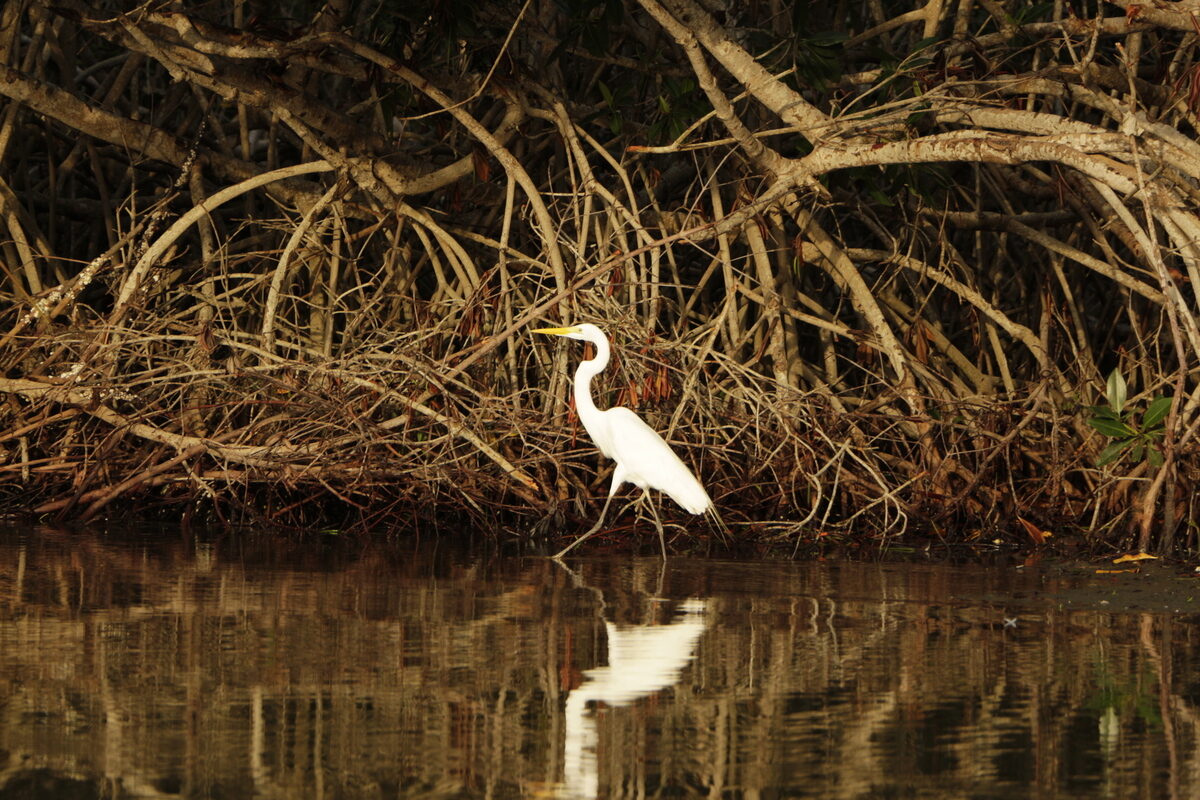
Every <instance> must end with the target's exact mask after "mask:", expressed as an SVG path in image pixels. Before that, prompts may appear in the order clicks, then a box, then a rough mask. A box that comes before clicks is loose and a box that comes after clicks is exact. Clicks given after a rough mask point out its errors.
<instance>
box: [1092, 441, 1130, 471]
mask: <svg viewBox="0 0 1200 800" xmlns="http://www.w3.org/2000/svg"><path fill="white" fill-rule="evenodd" d="M1131 444H1133V439H1122V440H1121V441H1118V442H1113V443H1112V444H1110V445H1109V446H1108V447H1106V448H1104V449H1103V450H1101V451H1100V455H1099V456H1097V457H1096V466H1097V467H1103V466H1104V465H1105V464H1108V463H1110V462H1112V461H1116V460H1117V459H1118V458H1119V457H1120V456H1121V454H1122V453H1124V452H1125V450H1126V448H1128V447H1129V446H1130V445H1131Z"/></svg>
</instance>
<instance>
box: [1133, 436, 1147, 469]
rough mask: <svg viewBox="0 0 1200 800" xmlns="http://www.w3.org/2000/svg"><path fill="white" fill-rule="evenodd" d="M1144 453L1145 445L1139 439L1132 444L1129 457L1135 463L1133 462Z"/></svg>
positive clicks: (1139, 459) (1138, 459)
mask: <svg viewBox="0 0 1200 800" xmlns="http://www.w3.org/2000/svg"><path fill="white" fill-rule="evenodd" d="M1145 454H1146V445H1144V444H1142V443H1141V441H1138V443H1137V444H1135V445H1134V446H1133V449H1132V450H1130V451H1129V457H1130V459H1132V460H1133V463H1135V464H1136V463H1137V462H1139V461H1141V460H1142V456H1144V455H1145Z"/></svg>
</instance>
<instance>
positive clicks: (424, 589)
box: [0, 529, 1200, 798]
mask: <svg viewBox="0 0 1200 800" xmlns="http://www.w3.org/2000/svg"><path fill="white" fill-rule="evenodd" d="M569 564H570V567H571V568H570V569H567V568H564V567H562V566H559V565H557V564H556V563H554V562H551V561H548V560H545V559H542V558H518V557H504V556H501V555H498V554H496V553H494V552H489V551H479V552H475V553H471V552H451V551H449V550H448V549H447V548H445V547H444V546H441V547H439V546H437V545H436V543H429V542H428V541H426V542H421V541H418V540H414V541H409V542H402V543H397V542H391V543H389V542H385V541H379V540H354V541H341V540H336V539H334V538H332V537H325V538H322V537H319V536H312V537H306V538H303V539H292V540H281V539H279V538H268V537H261V536H253V535H247V534H225V535H214V536H209V537H201V538H197V537H187V536H182V535H180V534H178V533H174V532H167V531H161V532H157V533H155V534H154V535H153V536H152V537H149V538H146V537H143V538H136V539H133V538H130V537H113V536H101V535H92V534H81V533H77V532H76V533H69V532H64V531H55V530H49V529H42V530H38V531H32V532H28V531H27V532H17V531H10V532H7V533H0V712H2V714H0V759H2V760H3V761H2V763H0V769H2V771H0V792H4V793H7V794H8V795H14V794H18V795H20V796H25V797H38V796H44V797H63V796H74V797H96V796H103V797H221V798H238V797H259V796H269V797H313V798H325V797H331V798H334V797H336V798H359V797H363V798H368V797H369V798H391V797H430V798H437V797H456V798H457V797H481V798H504V797H547V798H549V797H603V798H616V797H721V798H731V797H762V798H773V797H809V798H946V797H961V798H1017V797H1039V798H1075V797H1078V798H1138V797H1146V798H1191V797H1196V796H1200V747H1198V745H1200V742H1198V738H1200V737H1198V732H1200V713H1198V708H1197V703H1198V702H1200V671H1198V664H1197V659H1198V658H1200V648H1198V645H1200V637H1198V636H1197V625H1196V623H1197V620H1198V619H1200V617H1198V616H1197V613H1198V612H1200V593H1197V592H1195V591H1194V590H1193V587H1194V586H1195V584H1194V583H1193V581H1194V580H1195V579H1194V578H1191V577H1190V576H1186V575H1182V574H1176V573H1174V572H1172V571H1169V570H1168V571H1165V572H1164V571H1163V570H1162V569H1159V570H1158V574H1156V575H1147V574H1145V573H1142V574H1135V573H1111V574H1110V573H1097V572H1096V570H1095V568H1070V569H1067V568H1063V567H1060V566H1055V565H1049V566H1047V565H1032V566H1022V565H1021V564H1020V562H1019V561H1014V562H1012V563H999V564H995V565H991V566H979V565H953V564H944V563H853V562H831V563H822V562H806V563H790V562H772V563H762V562H757V563H746V562H738V563H734V562H728V561H725V562H722V561H704V560H691V559H682V558H680V559H674V558H673V559H670V560H668V561H667V562H666V563H665V564H664V563H663V562H662V560H661V559H659V558H654V557H651V558H635V557H617V558H611V557H606V558H580V559H578V560H573V561H570V562H569Z"/></svg>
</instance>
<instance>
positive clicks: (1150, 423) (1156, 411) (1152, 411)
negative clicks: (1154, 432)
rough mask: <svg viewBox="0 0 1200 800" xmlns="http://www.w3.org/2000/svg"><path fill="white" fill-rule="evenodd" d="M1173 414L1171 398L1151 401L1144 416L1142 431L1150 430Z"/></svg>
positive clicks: (1158, 398)
mask: <svg viewBox="0 0 1200 800" xmlns="http://www.w3.org/2000/svg"><path fill="white" fill-rule="evenodd" d="M1169 413H1171V398H1170V397H1161V396H1159V397H1156V398H1154V399H1153V400H1152V401H1150V406H1149V407H1148V408H1147V409H1146V413H1144V414H1142V430H1149V429H1150V428H1153V427H1154V426H1155V425H1157V424H1158V423H1160V422H1162V421H1163V420H1164V419H1166V418H1167V414H1169Z"/></svg>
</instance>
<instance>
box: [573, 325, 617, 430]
mask: <svg viewBox="0 0 1200 800" xmlns="http://www.w3.org/2000/svg"><path fill="white" fill-rule="evenodd" d="M588 341H590V342H592V344H593V345H595V346H596V357H595V358H589V359H588V360H587V361H584V362H581V363H580V365H579V366H578V367H577V368H576V370H575V387H574V389H575V409H576V412H577V413H578V414H579V417H580V419H591V416H585V415H587V412H589V411H593V412H594V411H595V410H596V404H595V403H594V402H593V401H592V378H594V377H596V376H597V375H599V374H600V373H601V372H604V368H605V367H607V366H608V358H609V355H610V353H609V349H608V340H607V339H600V340H599V341H592V340H591V339H589V340H588Z"/></svg>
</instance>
